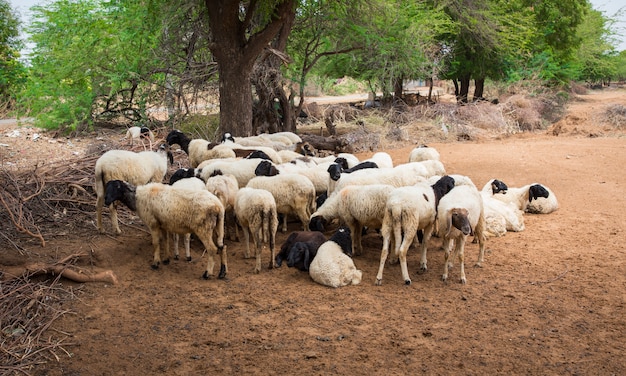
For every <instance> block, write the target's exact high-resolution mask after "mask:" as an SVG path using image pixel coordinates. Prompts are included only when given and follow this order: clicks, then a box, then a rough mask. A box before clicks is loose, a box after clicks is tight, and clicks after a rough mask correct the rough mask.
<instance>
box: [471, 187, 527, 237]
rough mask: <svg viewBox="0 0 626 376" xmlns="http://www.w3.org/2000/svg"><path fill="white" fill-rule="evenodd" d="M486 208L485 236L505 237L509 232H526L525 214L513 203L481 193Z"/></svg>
mask: <svg viewBox="0 0 626 376" xmlns="http://www.w3.org/2000/svg"><path fill="white" fill-rule="evenodd" d="M480 194H481V196H482V198H483V207H484V208H485V234H486V235H488V236H495V237H499V236H503V235H504V234H506V232H507V231H514V232H519V231H524V229H525V228H526V227H525V225H524V215H523V214H524V213H523V212H522V211H521V210H519V209H518V208H517V207H516V206H515V205H514V204H513V203H510V202H509V203H506V202H502V201H500V200H497V199H495V198H494V197H493V196H492V195H489V194H485V193H484V192H481V193H480Z"/></svg>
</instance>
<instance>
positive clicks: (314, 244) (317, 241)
mask: <svg viewBox="0 0 626 376" xmlns="http://www.w3.org/2000/svg"><path fill="white" fill-rule="evenodd" d="M325 241H326V237H325V236H324V234H322V233H321V232H319V231H294V232H292V233H291V234H290V235H289V237H288V238H287V240H285V242H284V243H283V245H282V246H281V247H280V252H278V254H277V255H276V266H277V267H279V266H281V265H282V263H283V260H287V266H288V267H290V268H292V267H295V268H298V269H299V270H302V271H307V270H309V266H310V265H311V261H313V258H314V257H315V255H316V254H317V249H318V248H319V247H320V245H322V243H324V242H325Z"/></svg>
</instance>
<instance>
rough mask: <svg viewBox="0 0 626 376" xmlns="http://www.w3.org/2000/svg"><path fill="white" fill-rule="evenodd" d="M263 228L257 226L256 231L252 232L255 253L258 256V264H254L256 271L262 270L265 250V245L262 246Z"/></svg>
mask: <svg viewBox="0 0 626 376" xmlns="http://www.w3.org/2000/svg"><path fill="white" fill-rule="evenodd" d="M261 231H262V228H261V227H260V226H257V228H256V229H255V231H253V232H252V242H253V244H254V254H255V256H256V265H255V266H254V272H255V273H257V274H258V273H260V272H261V252H262V251H263V247H262V246H261V243H262V242H261V239H262V235H261Z"/></svg>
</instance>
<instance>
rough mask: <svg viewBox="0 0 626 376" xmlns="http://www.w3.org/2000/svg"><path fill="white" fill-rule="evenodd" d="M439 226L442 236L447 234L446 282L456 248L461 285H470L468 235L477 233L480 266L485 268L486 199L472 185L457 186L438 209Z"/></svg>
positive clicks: (441, 202)
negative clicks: (451, 256) (467, 269)
mask: <svg viewBox="0 0 626 376" xmlns="http://www.w3.org/2000/svg"><path fill="white" fill-rule="evenodd" d="M437 224H438V227H439V231H440V235H441V234H443V249H444V252H445V262H444V269H443V275H442V277H441V278H442V280H443V281H444V282H445V281H446V280H447V279H448V268H449V265H450V264H451V263H452V262H451V260H450V250H451V247H452V243H454V245H455V251H454V253H455V254H456V255H457V256H458V258H459V261H460V264H461V283H466V282H467V279H466V278H465V263H464V257H465V256H464V250H465V241H466V239H467V236H468V235H470V234H474V237H476V238H478V244H479V254H478V262H477V263H476V266H482V263H483V261H484V258H485V234H484V231H485V217H484V208H483V202H482V197H481V195H480V193H479V192H478V189H476V188H474V187H470V186H468V185H460V186H456V187H454V189H452V190H451V191H450V192H449V193H448V194H447V195H445V196H444V197H443V198H442V199H441V201H439V206H438V208H437Z"/></svg>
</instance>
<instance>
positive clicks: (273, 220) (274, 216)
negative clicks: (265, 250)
mask: <svg viewBox="0 0 626 376" xmlns="http://www.w3.org/2000/svg"><path fill="white" fill-rule="evenodd" d="M269 219H270V220H269V224H268V226H269V229H268V232H269V243H270V249H274V246H275V244H276V229H278V213H277V212H276V208H271V209H270V218H269Z"/></svg>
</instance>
